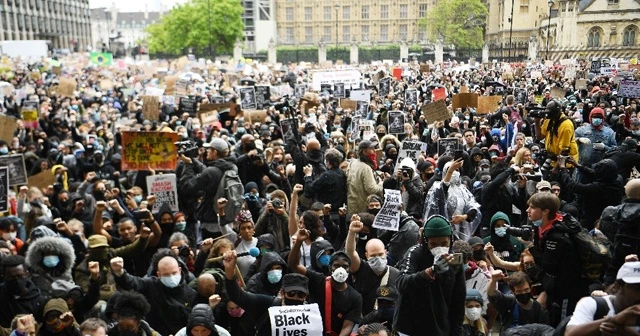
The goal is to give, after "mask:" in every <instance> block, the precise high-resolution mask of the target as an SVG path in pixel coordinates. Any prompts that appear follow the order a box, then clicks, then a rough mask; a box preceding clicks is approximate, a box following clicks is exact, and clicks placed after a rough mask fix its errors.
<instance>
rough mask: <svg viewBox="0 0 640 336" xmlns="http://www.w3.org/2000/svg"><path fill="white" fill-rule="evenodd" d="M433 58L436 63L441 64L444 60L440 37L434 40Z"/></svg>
mask: <svg viewBox="0 0 640 336" xmlns="http://www.w3.org/2000/svg"><path fill="white" fill-rule="evenodd" d="M435 60H436V62H435V63H436V64H442V63H443V62H444V48H443V46H442V41H441V40H440V39H438V42H436V48H435Z"/></svg>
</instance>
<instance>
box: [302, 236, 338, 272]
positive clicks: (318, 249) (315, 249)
mask: <svg viewBox="0 0 640 336" xmlns="http://www.w3.org/2000/svg"><path fill="white" fill-rule="evenodd" d="M327 250H329V251H331V252H332V253H333V251H334V248H333V245H331V243H330V242H329V241H328V240H326V239H323V240H316V241H314V242H313V243H311V247H309V257H310V258H311V269H312V270H314V271H316V272H319V273H323V274H324V275H330V274H327V272H329V268H328V267H327V266H322V265H320V263H319V262H318V258H320V257H321V256H322V254H323V253H324V252H325V251H327ZM307 267H308V266H307Z"/></svg>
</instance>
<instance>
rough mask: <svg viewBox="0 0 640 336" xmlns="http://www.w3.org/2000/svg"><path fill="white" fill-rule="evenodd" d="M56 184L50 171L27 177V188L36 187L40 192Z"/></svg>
mask: <svg viewBox="0 0 640 336" xmlns="http://www.w3.org/2000/svg"><path fill="white" fill-rule="evenodd" d="M55 182H56V177H55V175H53V173H51V171H50V170H45V171H43V172H41V173H39V174H36V175H32V176H29V183H27V185H28V186H29V187H36V188H38V189H40V190H42V189H45V188H47V187H48V186H50V185H53V184H54V183H55Z"/></svg>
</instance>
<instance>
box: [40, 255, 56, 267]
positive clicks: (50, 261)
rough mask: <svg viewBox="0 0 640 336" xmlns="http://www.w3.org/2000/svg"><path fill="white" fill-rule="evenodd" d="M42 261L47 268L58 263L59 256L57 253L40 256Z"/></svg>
mask: <svg viewBox="0 0 640 336" xmlns="http://www.w3.org/2000/svg"><path fill="white" fill-rule="evenodd" d="M42 263H43V264H44V265H45V266H46V267H49V268H54V267H56V266H58V264H59V263H60V257H58V256H57V255H48V256H45V257H44V258H42Z"/></svg>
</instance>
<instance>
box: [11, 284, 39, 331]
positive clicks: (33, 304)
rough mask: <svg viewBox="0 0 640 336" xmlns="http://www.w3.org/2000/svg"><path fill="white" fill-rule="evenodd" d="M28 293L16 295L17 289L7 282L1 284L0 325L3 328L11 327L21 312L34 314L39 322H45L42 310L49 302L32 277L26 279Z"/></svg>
mask: <svg viewBox="0 0 640 336" xmlns="http://www.w3.org/2000/svg"><path fill="white" fill-rule="evenodd" d="M24 285H25V289H26V291H25V292H26V293H25V294H24V295H21V296H18V297H16V296H15V295H16V293H15V290H12V289H11V288H9V285H8V284H7V282H5V283H4V284H3V285H2V286H0V302H2V309H0V326H1V327H2V328H6V329H9V328H11V321H12V320H13V318H14V317H15V316H16V315H19V314H33V316H34V317H35V319H36V320H37V321H38V322H43V321H42V317H43V316H44V315H43V314H42V311H43V309H44V305H45V304H46V302H47V299H48V298H46V297H44V296H43V295H42V294H41V293H40V290H39V289H38V287H37V286H36V285H35V284H34V283H33V281H31V278H27V279H24Z"/></svg>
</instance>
